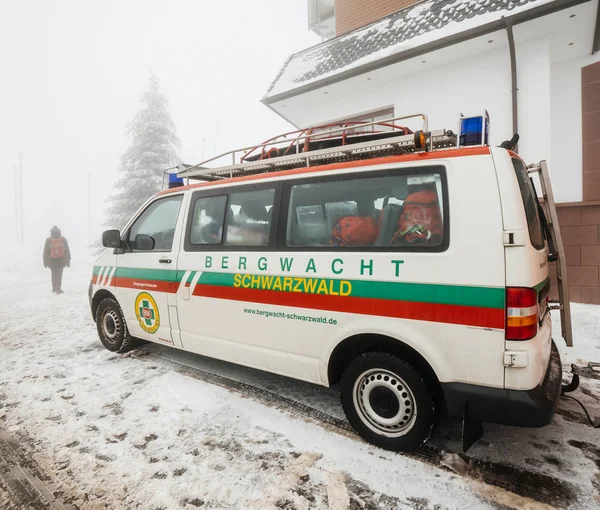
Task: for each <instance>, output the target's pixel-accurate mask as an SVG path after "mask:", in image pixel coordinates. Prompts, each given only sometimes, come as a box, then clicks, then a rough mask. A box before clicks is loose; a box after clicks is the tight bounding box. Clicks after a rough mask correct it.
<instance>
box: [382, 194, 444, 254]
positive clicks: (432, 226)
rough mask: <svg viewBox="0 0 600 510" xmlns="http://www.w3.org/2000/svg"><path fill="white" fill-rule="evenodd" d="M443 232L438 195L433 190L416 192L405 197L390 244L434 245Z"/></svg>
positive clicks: (438, 241) (439, 240) (438, 242)
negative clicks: (396, 228)
mask: <svg viewBox="0 0 600 510" xmlns="http://www.w3.org/2000/svg"><path fill="white" fill-rule="evenodd" d="M443 231H444V224H443V221H442V213H441V210H440V203H439V200H438V195H437V193H436V192H435V191H433V190H424V191H417V192H416V193H413V194H412V195H409V196H408V197H406V200H405V201H404V204H403V209H402V214H401V215H400V219H399V220H398V230H397V231H396V233H395V234H394V237H392V240H391V244H394V243H395V242H401V243H402V244H421V245H436V244H440V242H441V240H442V235H443Z"/></svg>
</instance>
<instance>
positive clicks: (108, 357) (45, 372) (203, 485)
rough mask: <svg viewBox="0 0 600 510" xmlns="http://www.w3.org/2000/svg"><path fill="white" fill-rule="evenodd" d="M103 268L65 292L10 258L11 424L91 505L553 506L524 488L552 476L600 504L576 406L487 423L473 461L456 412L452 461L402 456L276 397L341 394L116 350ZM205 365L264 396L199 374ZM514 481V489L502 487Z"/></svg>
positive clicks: (565, 496) (560, 487) (322, 405)
mask: <svg viewBox="0 0 600 510" xmlns="http://www.w3.org/2000/svg"><path fill="white" fill-rule="evenodd" d="M90 274H91V264H90V263H89V262H87V261H83V260H75V261H74V263H73V265H72V268H71V269H67V270H66V272H65V282H64V285H63V288H64V290H65V294H64V295H62V296H55V295H53V294H52V293H51V292H50V282H49V280H50V275H49V273H48V272H47V270H44V269H43V268H42V267H41V263H40V262H36V263H32V264H29V263H21V264H19V265H14V264H12V265H9V264H5V265H4V266H0V432H3V433H5V434H8V435H11V436H12V437H15V438H18V439H19V441H20V443H21V446H22V448H23V449H24V450H25V451H26V452H27V455H29V456H30V457H31V459H32V461H34V462H35V463H36V465H37V467H38V468H39V470H40V471H41V472H42V474H43V479H44V480H45V481H47V482H48V483H49V484H51V485H52V486H53V487H55V488H56V491H55V496H57V497H59V498H60V499H61V500H62V501H63V502H65V503H68V504H70V505H72V506H73V507H75V508H80V509H94V510H96V509H102V508H107V509H108V508H110V509H119V508H133V509H138V508H139V509H144V510H146V509H148V510H158V509H169V510H170V509H177V508H188V509H192V508H223V509H244V508H248V509H261V510H262V509H277V508H280V509H281V508H284V509H308V508H318V509H320V508H325V509H345V508H352V509H358V508H382V509H384V508H385V509H388V508H416V509H423V510H425V509H428V510H429V509H434V508H435V509H438V508H439V509H442V508H456V509H467V508H549V506H548V505H545V504H541V503H539V502H536V501H534V500H533V499H531V498H529V497H527V494H526V492H527V491H526V490H524V489H523V490H521V491H519V490H518V489H519V486H521V488H523V487H527V486H531V487H534V486H536V485H538V487H536V491H534V494H532V495H531V497H533V498H536V497H537V495H539V494H542V495H543V494H544V491H546V492H547V493H548V494H550V495H549V496H548V497H547V498H546V503H548V502H549V501H551V502H552V501H555V502H556V503H555V504H557V505H558V506H560V507H564V508H573V509H575V508H576V509H585V508H597V505H598V504H600V499H599V494H600V492H599V487H600V474H599V472H598V465H600V447H599V446H598V445H599V444H600V440H599V439H600V436H599V433H598V432H597V431H596V430H594V429H592V428H591V427H589V426H588V425H586V424H585V423H584V417H583V414H582V412H581V410H580V409H579V407H578V406H577V404H576V403H574V402H572V401H567V400H564V401H562V402H561V404H560V409H559V413H558V415H557V417H556V418H555V420H554V422H553V423H552V424H551V425H550V426H548V427H546V428H544V429H517V428H510V427H501V426H496V425H486V426H485V435H484V438H483V439H482V440H481V441H480V442H479V443H478V444H477V445H475V446H474V447H473V448H472V449H471V450H470V451H469V453H468V456H467V457H464V458H465V460H466V462H464V463H462V462H461V461H460V460H459V459H458V457H457V456H455V455H453V453H456V452H458V451H459V441H458V438H459V436H460V434H459V430H460V429H459V424H458V423H456V422H453V421H449V422H448V423H442V426H441V427H440V429H439V430H438V432H437V433H436V434H435V435H434V437H433V438H432V439H431V441H430V443H429V449H428V452H429V453H428V455H429V457H430V458H433V459H434V460H435V458H436V455H438V454H439V455H438V457H439V460H440V462H435V461H432V462H424V461H423V460H421V458H420V457H419V456H417V457H415V456H410V457H409V456H404V455H398V454H394V453H390V452H386V451H383V450H380V449H378V448H375V447H372V446H370V445H367V444H365V443H364V442H362V441H361V440H360V439H358V438H357V437H356V436H355V435H353V434H352V433H344V432H343V431H341V429H336V427H334V426H329V425H327V424H326V423H320V422H319V420H315V419H314V418H313V417H312V415H311V414H310V413H309V414H306V415H303V414H302V413H301V412H293V409H292V410H290V409H286V408H285V406H281V405H277V403H276V402H269V401H268V398H265V397H264V395H265V394H266V395H269V394H273V393H274V394H277V395H281V396H282V397H283V398H285V399H287V400H288V401H293V402H298V403H300V404H303V405H305V406H308V407H310V408H311V409H314V410H316V411H317V412H321V413H324V414H326V415H328V416H330V417H333V419H338V420H339V421H341V420H342V419H343V415H342V413H341V410H340V406H339V403H338V400H337V395H336V394H335V393H334V392H333V391H332V390H329V389H327V388H318V387H314V386H310V385H307V384H305V383H301V382H297V381H291V380H288V379H285V378H282V377H278V376H274V375H270V374H264V373H260V372H257V371H254V370H249V369H245V368H242V367H236V366H232V365H229V364H226V363H221V362H217V361H214V360H208V359H206V358H203V357H200V356H194V355H190V354H188V353H182V352H180V351H175V350H173V349H168V348H165V347H163V346H158V345H149V346H144V347H142V348H140V349H138V350H136V351H133V352H132V353H130V354H128V355H125V356H119V355H114V354H112V353H110V352H108V351H106V350H104V349H103V348H102V346H101V344H100V342H99V340H98V339H97V335H96V331H95V325H94V323H93V321H92V319H91V317H90V314H89V306H88V301H87V285H88V283H89V278H90ZM573 316H574V328H575V332H576V333H575V343H576V347H575V348H574V349H572V350H571V351H570V352H567V350H566V349H565V348H562V347H561V345H562V343H561V342H558V344H559V347H561V351H562V355H563V361H565V366H568V364H569V363H571V362H577V363H580V364H581V363H582V362H586V363H587V361H590V360H600V307H594V306H584V305H574V307H573ZM557 330H558V328H557ZM172 361H175V362H176V363H177V364H174V363H173V362H172ZM182 364H185V365H187V366H188V367H192V369H191V370H190V369H185V370H182V369H179V368H178V367H181V366H182ZM205 371H206V372H210V373H214V374H218V375H219V376H221V377H226V378H230V379H232V380H235V381H240V382H241V383H244V384H245V386H243V387H248V385H250V386H252V387H256V388H259V390H262V391H263V397H262V398H256V395H255V394H254V393H252V392H248V393H247V394H245V393H244V391H243V387H242V389H241V390H240V389H239V388H238V389H237V390H235V389H228V388H227V387H225V386H224V385H220V384H212V383H210V382H207V380H206V379H205V378H204V379H203V378H202V377H195V376H194V374H195V372H197V373H198V374H200V373H205ZM582 390H583V391H581V390H579V391H577V392H576V393H575V394H574V395H575V396H577V397H578V398H580V399H581V400H582V402H584V404H586V406H588V407H589V408H590V410H591V411H592V415H593V416H595V418H596V419H598V418H599V417H600V385H599V384H597V382H595V381H591V380H589V379H585V380H583V382H582ZM269 392H270V393H269ZM0 439H1V438H0ZM436 452H437V453H436ZM0 460H1V459H0ZM444 466H450V468H451V469H447V468H445V467H444ZM453 470H454V471H453ZM455 471H459V472H461V473H463V472H464V473H465V474H464V475H462V474H458V473H456V472H455ZM496 475H497V476H496ZM513 478H514V484H513V485H514V487H513V488H514V489H515V490H514V491H513V488H511V486H510V484H508V486H509V487H508V488H510V490H511V491H512V492H511V491H505V490H503V489H502V488H500V487H506V486H507V485H506V483H505V482H506V480H512V479H513ZM486 482H487V483H486ZM528 484H529V485H528ZM540 484H541V485H542V487H539V485H540ZM544 484H548V486H547V487H544V486H543V485H544ZM554 484H555V485H554ZM0 492H1V486H0ZM513 492H517V493H519V494H521V495H517V494H514V493H513ZM524 493H525V494H524ZM0 500H1V498H0Z"/></svg>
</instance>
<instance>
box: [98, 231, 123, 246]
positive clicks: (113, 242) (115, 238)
mask: <svg viewBox="0 0 600 510" xmlns="http://www.w3.org/2000/svg"><path fill="white" fill-rule="evenodd" d="M102 246H104V247H105V248H120V247H121V232H119V231H118V230H105V231H104V232H102Z"/></svg>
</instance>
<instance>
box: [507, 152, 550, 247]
mask: <svg viewBox="0 0 600 510" xmlns="http://www.w3.org/2000/svg"><path fill="white" fill-rule="evenodd" d="M512 164H513V166H514V168H515V172H516V174H517V181H519V189H520V190H521V198H522V199H523V206H524V207H525V216H526V217H527V227H528V229H529V239H530V241H531V245H532V246H533V247H534V248H535V249H536V250H542V249H543V248H544V247H545V244H544V236H543V234H542V223H541V221H540V215H539V211H538V201H537V196H536V195H535V190H534V189H533V184H532V183H531V180H530V179H529V175H528V174H527V169H526V168H525V165H524V164H523V162H522V161H521V160H520V159H516V158H513V159H512Z"/></svg>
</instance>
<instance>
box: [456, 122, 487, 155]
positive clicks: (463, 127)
mask: <svg viewBox="0 0 600 510" xmlns="http://www.w3.org/2000/svg"><path fill="white" fill-rule="evenodd" d="M488 131H489V121H488V117H487V115H485V116H484V115H481V116H478V117H463V118H462V119H460V130H459V133H460V140H459V145H460V146H461V147H469V146H471V145H487V143H488Z"/></svg>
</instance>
